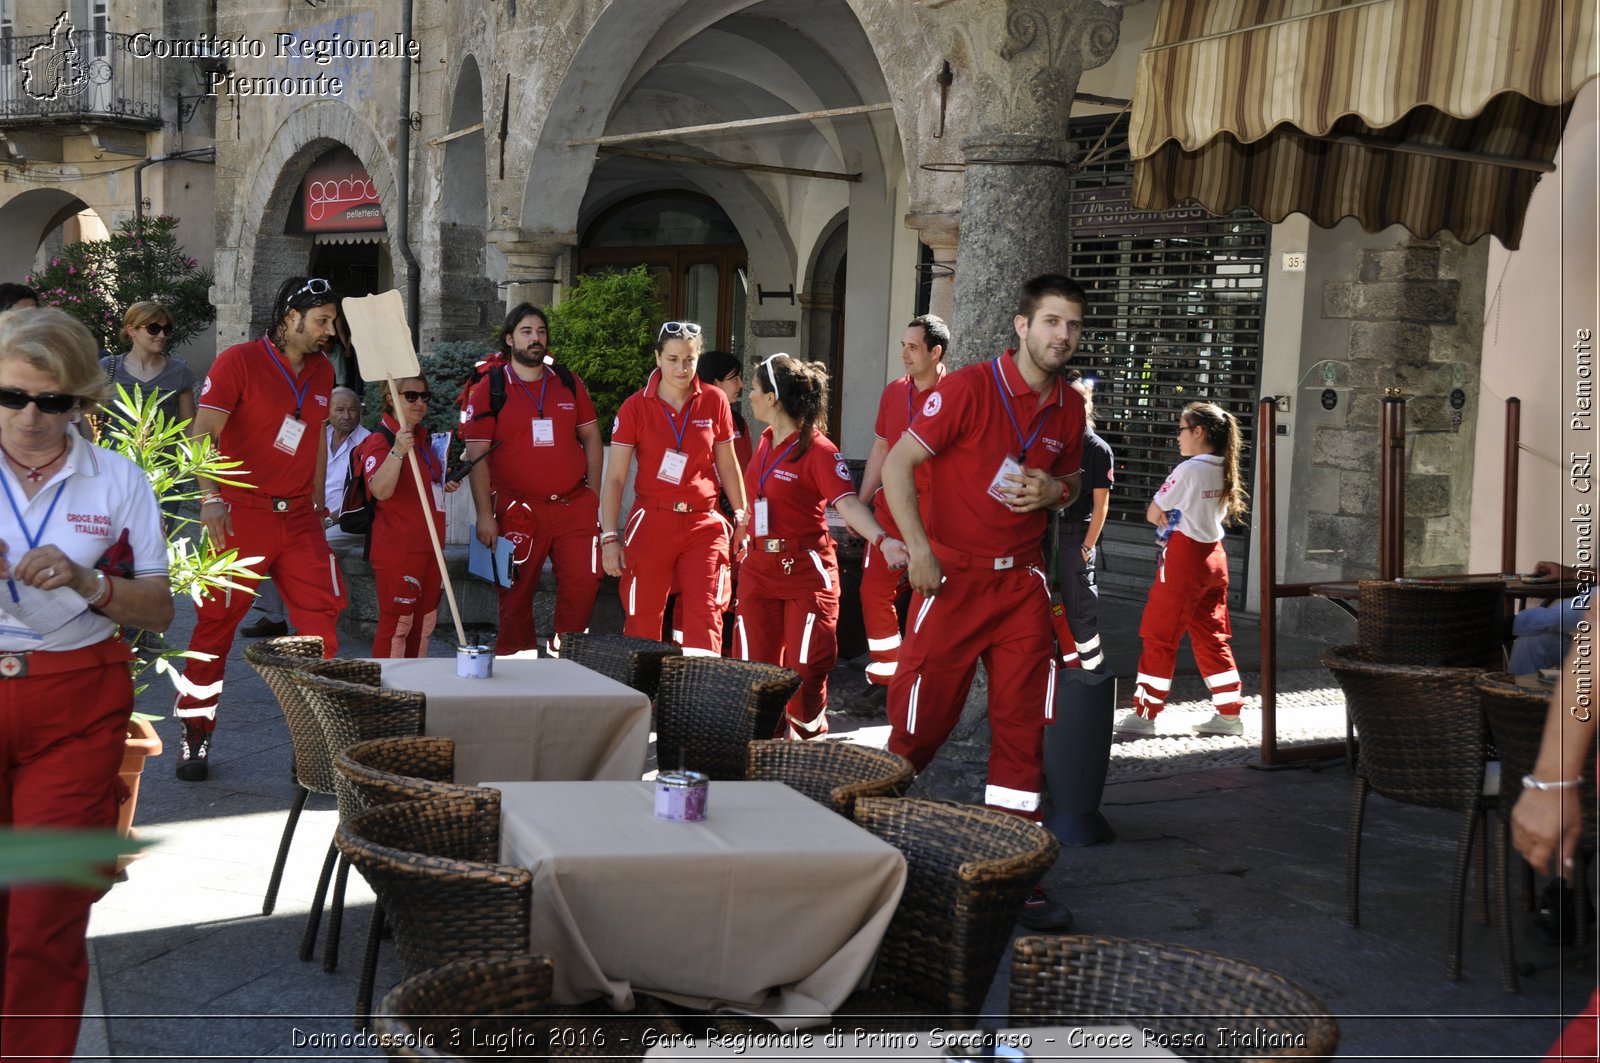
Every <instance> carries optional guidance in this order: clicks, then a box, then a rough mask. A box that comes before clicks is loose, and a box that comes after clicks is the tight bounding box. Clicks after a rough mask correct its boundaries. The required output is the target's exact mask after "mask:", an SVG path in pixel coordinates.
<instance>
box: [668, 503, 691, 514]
mask: <svg viewBox="0 0 1600 1063" xmlns="http://www.w3.org/2000/svg"><path fill="white" fill-rule="evenodd" d="M672 512H674V513H687V512H689V503H687V502H674V503H672Z"/></svg>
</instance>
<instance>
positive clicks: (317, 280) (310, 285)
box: [284, 277, 333, 305]
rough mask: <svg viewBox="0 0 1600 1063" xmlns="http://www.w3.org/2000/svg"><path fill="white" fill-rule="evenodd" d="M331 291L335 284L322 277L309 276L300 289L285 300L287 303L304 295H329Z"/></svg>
mask: <svg viewBox="0 0 1600 1063" xmlns="http://www.w3.org/2000/svg"><path fill="white" fill-rule="evenodd" d="M331 291H333V285H331V284H329V283H328V282H327V281H325V280H323V279H322V278H321V277H307V278H306V282H305V283H304V284H302V285H300V288H299V290H297V291H296V292H295V293H294V294H293V295H291V296H289V298H288V299H286V300H284V303H285V305H287V304H289V303H292V302H294V301H295V300H296V299H298V298H300V297H301V296H302V295H308V294H309V295H327V294H328V293H329V292H331Z"/></svg>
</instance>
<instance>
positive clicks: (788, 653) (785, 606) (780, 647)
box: [734, 539, 839, 738]
mask: <svg viewBox="0 0 1600 1063" xmlns="http://www.w3.org/2000/svg"><path fill="white" fill-rule="evenodd" d="M760 541H761V540H759V539H758V540H755V542H756V543H757V544H759V543H760ZM784 556H785V559H786V560H788V561H789V563H790V571H789V573H788V574H787V576H786V575H785V573H784V571H783V568H782V562H781V561H780V560H779V557H780V555H778V554H764V553H753V552H752V553H747V554H746V555H745V559H744V565H743V569H744V573H745V589H744V590H743V591H741V592H740V594H739V602H738V607H737V610H736V612H735V615H736V618H737V619H736V620H735V621H734V656H736V657H738V658H740V659H741V660H746V661H765V662H766V663H768V664H776V665H780V666H782V667H784V668H790V669H793V670H794V671H796V672H798V673H799V674H800V689H799V690H797V691H795V693H794V696H793V697H791V698H790V699H789V704H788V705H787V706H786V707H785V709H786V712H787V713H788V717H789V724H790V726H791V727H792V728H793V729H794V733H795V734H796V735H798V736H799V737H801V738H819V737H821V736H822V735H825V734H827V733H828V717H827V714H826V713H825V712H824V711H823V710H825V709H826V708H827V707H828V674H829V673H830V672H832V671H833V666H834V665H835V664H837V663H838V661H839V571H838V566H837V564H834V565H832V566H829V564H828V560H827V558H826V556H825V555H823V554H822V553H821V552H820V551H813V552H807V553H800V554H799V555H798V556H795V555H792V554H791V555H784ZM813 557H815V558H817V559H818V560H817V561H816V562H813V560H812V558H813ZM786 578H787V579H788V580H792V581H793V582H794V584H795V587H794V589H793V590H792V591H790V590H788V589H786V588H784V587H783V586H782V584H783V583H784V581H785V579H786ZM819 584H820V585H819Z"/></svg>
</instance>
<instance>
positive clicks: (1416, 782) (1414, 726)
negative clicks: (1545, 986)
mask: <svg viewBox="0 0 1600 1063" xmlns="http://www.w3.org/2000/svg"><path fill="white" fill-rule="evenodd" d="M1322 663H1323V664H1325V665H1326V666H1327V667H1328V668H1329V670H1331V671H1332V672H1333V675H1334V678H1335V679H1337V680H1338V681H1339V686H1340V687H1342V688H1343V689H1344V697H1345V704H1346V706H1347V708H1348V709H1349V712H1350V717H1351V719H1352V720H1354V721H1355V726H1356V731H1357V733H1358V734H1359V735H1360V739H1361V757H1360V759H1359V760H1358V761H1357V763H1356V768H1355V782H1356V785H1355V793H1354V796H1353V798H1352V802H1351V807H1350V834H1349V855H1348V860H1347V863H1346V883H1347V900H1346V904H1347V918H1348V919H1349V922H1350V925H1351V926H1359V925H1360V888H1361V826H1362V819H1363V816H1364V813H1365V810H1366V802H1367V791H1368V790H1369V789H1371V790H1376V791H1377V792H1378V793H1380V794H1382V795H1383V796H1385V797H1387V798H1389V799H1391V800H1394V801H1399V802H1401V803H1402V804H1408V805H1423V806H1426V807H1428V808H1446V809H1451V810H1453V811H1455V812H1456V813H1457V814H1458V816H1459V827H1458V829H1457V832H1456V858H1455V869H1454V874H1453V877H1452V878H1451V885H1450V915H1449V918H1450V922H1449V928H1450V929H1449V935H1450V936H1449V949H1448V953H1447V958H1446V961H1445V972H1446V974H1447V975H1448V976H1449V978H1450V980H1451V981H1456V980H1459V979H1460V977H1461V916H1462V912H1461V908H1462V901H1463V897H1464V895H1465V892H1466V884H1467V883H1466V877H1467V863H1468V861H1469V860H1470V859H1471V856H1472V848H1473V840H1474V838H1475V837H1482V836H1483V831H1482V827H1483V824H1484V816H1485V814H1486V813H1487V812H1489V811H1491V810H1492V809H1493V807H1494V798H1493V797H1492V796H1488V797H1486V796H1485V795H1484V792H1483V789H1484V786H1483V783H1484V763H1485V752H1486V750H1487V747H1488V741H1487V732H1486V729H1485V727H1484V723H1483V712H1482V710H1481V709H1480V707H1479V704H1478V693H1477V690H1476V688H1475V687H1474V686H1473V681H1474V680H1475V679H1476V678H1477V677H1478V676H1479V675H1480V674H1482V673H1481V672H1479V671H1478V670H1477V669H1473V668H1432V667H1423V666H1421V665H1405V664H1379V663H1375V662H1373V661H1370V660H1368V659H1366V658H1365V657H1364V656H1363V655H1362V654H1361V653H1360V652H1359V651H1357V650H1356V648H1355V647H1353V646H1340V647H1336V648H1335V649H1331V650H1329V651H1328V652H1327V653H1325V654H1323V657H1322ZM1483 856H1484V854H1483V852H1482V850H1481V849H1480V851H1479V874H1478V887H1479V888H1478V910H1477V916H1478V921H1479V922H1480V923H1483V922H1487V921H1488V906H1487V897H1486V892H1487V884H1488V883H1487V879H1488V875H1487V866H1488V865H1487V863H1486V862H1485V861H1484V860H1483ZM1495 892H1496V911H1495V915H1496V918H1497V919H1498V921H1499V922H1500V926H1501V933H1502V934H1507V933H1509V927H1510V907H1509V905H1508V904H1507V903H1506V894H1505V891H1504V890H1497V891H1495ZM1501 977H1502V981H1503V982H1504V984H1505V986H1506V988H1507V989H1508V990H1513V991H1514V990H1515V988H1516V972H1515V971H1514V970H1512V969H1511V967H1510V966H1508V965H1505V964H1502V969H1501Z"/></svg>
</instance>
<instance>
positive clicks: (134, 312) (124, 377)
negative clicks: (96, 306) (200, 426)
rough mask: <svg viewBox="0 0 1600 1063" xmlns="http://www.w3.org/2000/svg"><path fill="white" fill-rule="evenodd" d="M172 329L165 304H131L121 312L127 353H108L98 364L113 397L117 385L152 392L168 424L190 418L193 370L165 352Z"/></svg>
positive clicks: (173, 355) (170, 318)
mask: <svg viewBox="0 0 1600 1063" xmlns="http://www.w3.org/2000/svg"><path fill="white" fill-rule="evenodd" d="M172 329H173V324H172V313H171V312H170V311H169V310H168V309H167V308H166V307H165V306H162V305H161V304H160V303H158V302H156V301H155V300H153V299H152V300H146V301H145V302H142V303H134V304H133V305H132V306H130V307H128V311H127V313H125V314H123V315H122V335H123V336H124V337H126V338H127V340H128V345H129V346H128V350H127V352H126V353H121V354H108V355H106V356H105V357H104V358H102V359H100V365H101V367H102V368H103V369H105V371H106V375H107V376H108V377H109V378H110V379H111V394H112V397H113V400H114V399H115V397H116V389H117V387H118V386H119V385H120V386H121V387H122V388H124V389H125V390H126V391H127V392H128V393H129V394H130V395H131V394H133V389H134V388H136V387H137V388H139V389H140V390H141V391H142V392H143V393H144V394H145V395H146V396H148V395H149V394H150V393H151V392H152V391H155V392H158V393H159V394H160V396H161V399H160V402H159V405H160V408H161V412H162V413H164V414H166V417H167V421H168V423H175V422H177V421H193V420H194V414H195V403H194V385H195V376H194V370H192V369H190V368H189V363H188V362H185V361H184V360H183V359H182V358H181V357H179V356H178V355H176V354H168V353H167V343H168V342H169V341H170V340H171V339H172Z"/></svg>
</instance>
